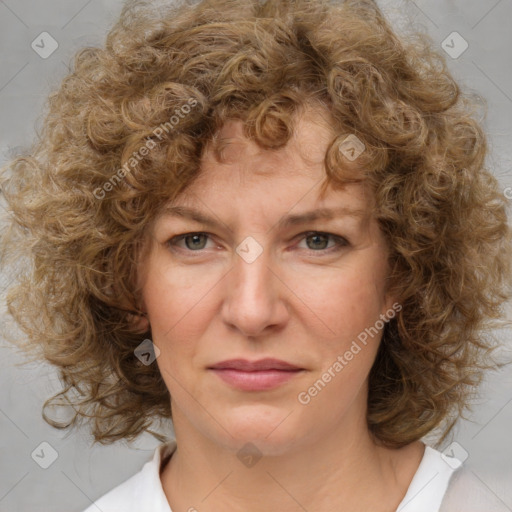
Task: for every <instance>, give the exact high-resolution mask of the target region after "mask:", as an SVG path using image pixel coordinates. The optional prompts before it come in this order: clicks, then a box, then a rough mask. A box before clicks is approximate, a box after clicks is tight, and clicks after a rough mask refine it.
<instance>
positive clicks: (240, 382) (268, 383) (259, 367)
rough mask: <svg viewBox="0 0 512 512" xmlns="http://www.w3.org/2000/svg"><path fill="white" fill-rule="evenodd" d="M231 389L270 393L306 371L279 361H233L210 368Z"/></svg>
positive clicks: (223, 362)
mask: <svg viewBox="0 0 512 512" xmlns="http://www.w3.org/2000/svg"><path fill="white" fill-rule="evenodd" d="M208 369H209V370H210V371H212V372H213V373H214V374H216V375H217V376H218V377H219V378H220V379H221V380H222V381H224V382H225V383H226V384H228V385H229V386H230V387H232V388H235V389H237V390H241V391H268V390H271V389H274V388H277V387H279V386H281V385H282V384H284V383H285V382H288V381H289V380H291V379H293V378H294V377H295V376H296V375H299V374H300V373H302V372H303V371H304V368H299V367H298V366H295V365H293V364H291V363H287V362H286V361H281V360H279V359H260V360H259V361H247V360H246V359H231V360H229V361H222V362H220V363H217V364H214V365H213V366H210V367H209V368H208Z"/></svg>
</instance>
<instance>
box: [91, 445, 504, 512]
mask: <svg viewBox="0 0 512 512" xmlns="http://www.w3.org/2000/svg"><path fill="white" fill-rule="evenodd" d="M175 449H176V441H170V442H168V443H165V444H161V445H160V446H158V447H157V448H156V449H155V452H154V455H153V458H152V460H150V461H149V462H147V463H146V464H145V465H144V467H143V468H142V469H141V471H139V472H138V473H136V474H135V475H134V476H132V477H131V478H129V479H128V480H126V481H124V482H123V483H121V484H120V485H118V486H117V487H115V488H114V489H112V490H111V491H110V492H108V493H107V494H105V495H104V496H102V497H101V498H99V499H98V500H96V501H95V502H94V503H93V504H92V505H91V506H90V507H88V508H87V509H86V510H85V511H84V512H172V510H171V507H170V506H169V502H168V501H167V498H166V496H165V494H164V491H163V488H162V483H161V481H160V468H161V467H162V464H164V463H166V462H167V460H168V459H169V457H170V456H171V455H172V453H173V452H174V450H175ZM454 474H456V475H457V477H456V478H454V479H453V481H455V482H456V485H455V486H453V489H450V481H451V480H452V475H454ZM466 484H469V485H470V486H471V490H472V492H473V494H472V497H471V496H470V497H469V498H468V496H469V495H471V493H470V492H468V491H469V489H468V485H466ZM476 487H478V486H476ZM447 489H448V490H449V491H450V492H448V493H447ZM446 494H449V497H448V498H449V508H446V503H447V502H446V500H445V501H443V498H445V497H446V496H445V495H446ZM441 505H442V506H441ZM490 505H492V506H493V507H494V508H489V506H490ZM191 510H194V509H193V507H191ZM491 510H492V511H493V512H494V511H501V509H500V508H496V507H495V505H494V502H492V503H491V501H490V499H489V497H488V496H483V494H482V492H481V490H480V491H479V490H478V489H476V490H475V486H474V482H471V483H470V482H469V479H468V475H467V473H466V472H465V471H463V470H462V468H461V463H460V462H459V461H458V460H457V459H448V458H447V457H446V456H444V455H443V454H441V452H439V451H437V450H435V449H434V448H431V447H430V446H425V453H424V455H423V458H422V460H421V463H420V465H419V467H418V469H417V470H416V473H415V474H414V477H413V479H412V480H411V483H410V485H409V488H408V489H407V493H406V495H405V496H404V498H403V500H402V501H401V502H400V505H399V506H398V508H397V510H396V512H445V511H446V512H490V511H491ZM503 510H507V509H505V508H504V509H503Z"/></svg>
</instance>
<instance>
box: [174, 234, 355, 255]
mask: <svg viewBox="0 0 512 512" xmlns="http://www.w3.org/2000/svg"><path fill="white" fill-rule="evenodd" d="M194 235H205V236H207V237H208V238H209V239H210V240H211V236H210V234H209V233H204V232H202V231H197V232H196V231H194V232H190V233H183V234H181V235H176V236H174V237H172V238H170V239H169V240H168V241H167V242H166V244H167V245H168V246H169V247H170V248H171V249H172V250H175V248H176V247H177V243H178V242H180V241H181V240H184V239H185V238H187V237H189V236H194ZM312 235H320V236H327V237H329V238H330V239H332V240H334V241H335V242H336V244H337V245H336V246H334V247H330V248H328V249H320V250H317V251H315V250H314V249H306V250H307V251H308V252H310V253H321V255H322V253H323V254H332V253H334V252H338V251H340V250H341V249H343V248H345V247H347V246H349V245H350V242H349V241H348V240H347V239H346V238H344V237H342V236H338V235H334V234H332V233H326V232H324V231H306V232H304V233H301V234H300V235H297V236H300V237H301V238H300V241H302V240H305V239H306V238H308V237H309V236H312ZM296 238H297V237H296ZM177 249H183V248H181V247H178V248H177ZM183 250H185V251H186V252H189V253H194V252H197V253H202V252H203V251H204V250H205V249H199V250H197V251H193V250H190V249H186V248H185V249H183Z"/></svg>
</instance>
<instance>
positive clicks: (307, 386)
mask: <svg viewBox="0 0 512 512" xmlns="http://www.w3.org/2000/svg"><path fill="white" fill-rule="evenodd" d="M319 117H320V116H318V115H317V116H316V117H313V116H305V117H303V118H302V119H301V121H300V122H299V123H298V125H297V130H296V134H295V136H294V138H293V139H292V140H291V141H290V142H289V143H288V144H287V146H286V147H285V148H284V149H280V150H276V151H272V152H271V151H265V150H260V149H259V148H258V147H257V146H256V145H255V144H254V143H252V142H250V141H249V140H247V139H245V138H244V136H243V134H242V125H241V123H240V122H238V121H232V122H229V123H227V124H226V125H225V127H224V128H223V129H222V131H221V132H220V134H219V135H220V137H221V138H222V139H225V140H224V143H225V145H224V149H223V153H222V154H223V159H222V163H219V162H217V161H216V160H215V158H214V157H213V154H212V152H211V150H210V149H207V151H206V152H205V154H204V157H203V160H202V167H201V171H202V173H201V176H200V178H199V179H198V181H196V182H194V183H193V185H192V186H191V187H190V188H189V189H187V191H186V192H185V193H183V194H182V195H181V196H180V197H179V198H178V199H177V200H175V201H174V203H173V204H171V205H169V210H168V211H167V212H166V213H163V214H162V215H161V216H160V217H159V218H158V219H157V220H156V222H155V223H154V225H153V226H152V228H151V248H150V252H149V254H148V257H147V259H146V260H145V261H144V262H143V264H142V265H141V268H140V271H141V272H140V276H141V277H140V279H141V285H142V290H143V302H144V307H145V309H146V311H147V313H148V319H149V322H150V325H151V331H152V336H153V342H154V343H155V345H156V346H157V347H158V349H159V350H160V355H159V357H158V358H157V364H158V367H159V369H160V371H161V374H162V377H163V379H164V381H165V383H166V385H167V387H168V389H169V392H170V395H171V404H172V412H173V418H174V423H175V428H176V433H177V435H178V436H179V433H180V430H181V431H182V432H185V431H189V432H190V429H193V430H194V431H195V432H196V433H199V434H201V435H202V436H205V437H206V438H208V439H210V440H212V441H214V442H215V443H217V444H220V445H222V446H224V447H227V448H229V449H233V450H236V449H239V448H240V447H242V446H243V445H244V444H245V443H247V442H252V443H254V444H255V445H256V446H257V447H258V448H259V449H260V450H261V452H262V453H266V454H272V453H273V454H278V453H284V452H285V451H286V450H288V449H291V448H292V447H298V446H301V445H304V444H306V443H315V442H316V441H318V440H319V439H322V438H323V439H325V436H328V435H342V434H343V433H345V434H346V433H347V428H358V429H360V427H361V426H363V427H364V428H365V425H366V422H365V412H366V398H367V377H368V373H369V371H370V368H371V366H372V363H373V361H374V358H375V355H376V352H377V348H378V345H379V342H380V338H381V334H382V327H383V321H382V320H383V319H385V318H386V315H388V318H389V312H390V309H391V308H392V304H393V301H392V300H391V299H390V298H389V297H387V296H386V294H385V281H386V276H387V252H386V245H385V241H384V238H383V235H382V234H381V232H380V231H379V229H378V226H377V224H376V222H375V220H374V219H372V218H370V217H369V216H368V210H369V207H370V203H369V198H368V196H367V194H365V191H364V189H363V188H362V186H361V185H359V184H353V185H349V186H346V187H345V188H344V189H336V190H335V189H332V188H329V189H328V192H327V194H325V195H324V196H323V197H320V195H319V192H320V185H321V184H322V182H323V181H324V179H325V170H324V166H323V160H324V155H325V152H326V149H327V147H328V143H329V140H331V138H332V135H333V133H332V132H331V131H330V129H329V126H328V125H327V124H325V122H324V121H322V120H319ZM178 207H180V208H181V209H180V210H178V209H177V208H178ZM171 208H175V209H176V210H175V213H173V211H172V210H171ZM324 209H325V211H327V210H329V211H331V212H332V216H330V217H327V216H324V215H322V212H323V211H324ZM191 212H195V214H194V215H195V217H196V219H194V218H193V215H192V213H191ZM315 212H316V213H315ZM199 216H201V217H203V218H205V219H208V221H205V222H201V221H199V220H198V218H197V217H199ZM314 217H315V218H314ZM308 232H309V233H308ZM185 234H187V237H183V235H185ZM235 359H236V360H245V361H246V362H249V363H252V362H256V361H261V360H263V359H276V360H280V361H281V362H285V363H288V364H289V365H292V367H293V368H295V370H290V369H283V366H279V364H277V363H275V362H267V363H268V364H266V365H265V363H263V364H262V366H261V367H257V366H256V367H250V366H249V367H244V366H241V365H240V364H239V363H237V362H236V361H235V362H232V360H235ZM226 361H231V364H230V363H226ZM214 367H215V368H214ZM258 368H259V369H258ZM248 370H251V371H248ZM349 426H350V427H349Z"/></svg>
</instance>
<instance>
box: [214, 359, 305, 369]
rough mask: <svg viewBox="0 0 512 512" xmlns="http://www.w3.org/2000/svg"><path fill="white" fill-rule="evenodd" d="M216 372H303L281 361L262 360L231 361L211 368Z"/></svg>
mask: <svg viewBox="0 0 512 512" xmlns="http://www.w3.org/2000/svg"><path fill="white" fill-rule="evenodd" d="M210 368H211V369H214V370H239V371H243V372H257V371H263V370H283V371H286V370H290V371H294V370H301V368H299V367H297V366H295V365H293V364H290V363H287V362H286V361H281V360H279V359H270V358H267V359H260V360H259V361H247V360H246V359H230V360H229V361H222V362H221V363H217V364H214V365H213V366H210Z"/></svg>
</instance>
